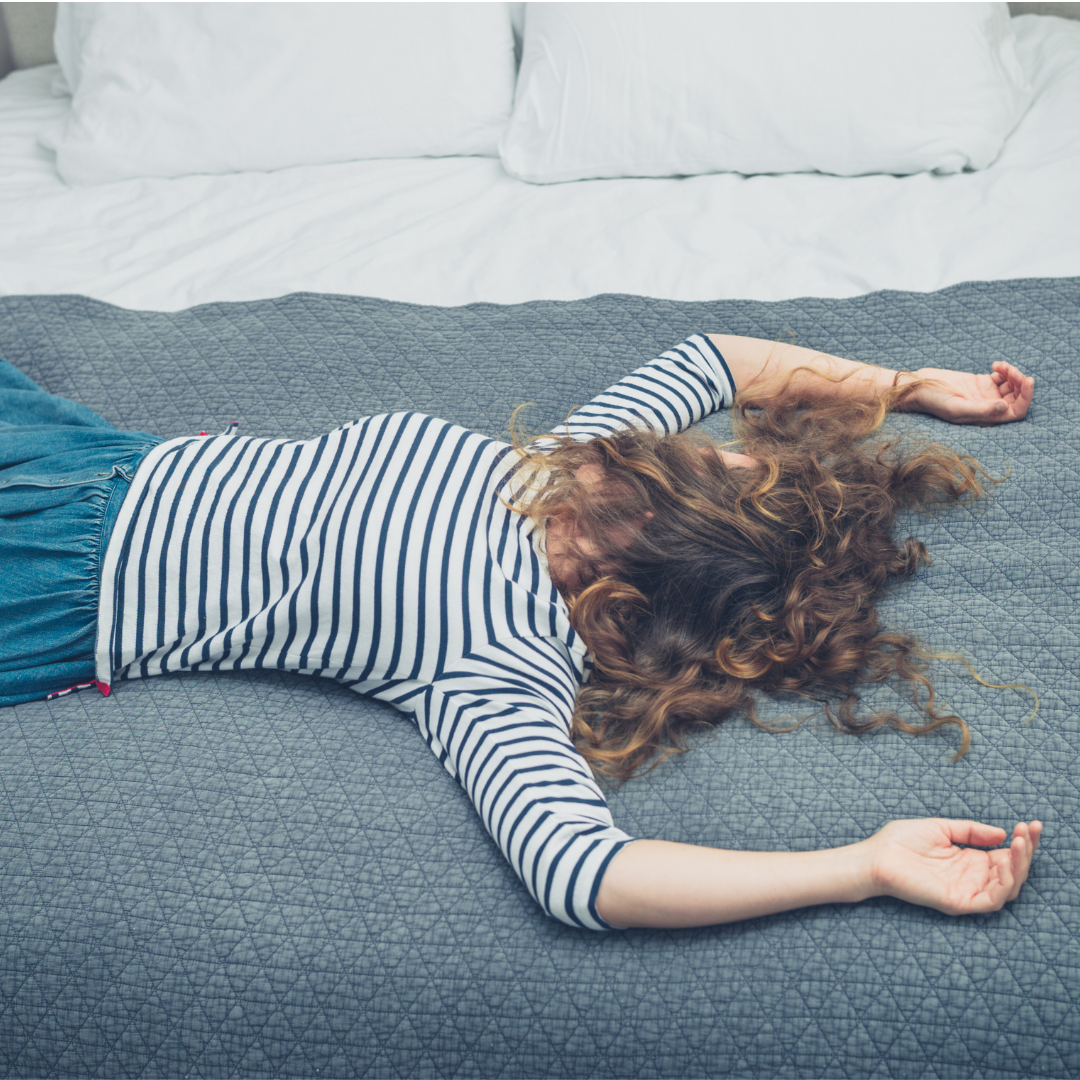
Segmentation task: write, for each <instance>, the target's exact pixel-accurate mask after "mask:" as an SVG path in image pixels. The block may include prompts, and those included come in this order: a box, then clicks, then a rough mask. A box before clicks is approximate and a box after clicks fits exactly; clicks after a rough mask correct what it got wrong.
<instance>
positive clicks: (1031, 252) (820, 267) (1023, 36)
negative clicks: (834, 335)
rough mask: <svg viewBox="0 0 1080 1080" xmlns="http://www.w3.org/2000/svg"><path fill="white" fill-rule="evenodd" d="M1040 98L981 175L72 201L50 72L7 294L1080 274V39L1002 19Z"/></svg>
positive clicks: (348, 175) (1074, 29)
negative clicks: (52, 124)
mask: <svg viewBox="0 0 1080 1080" xmlns="http://www.w3.org/2000/svg"><path fill="white" fill-rule="evenodd" d="M1014 22H1015V25H1016V29H1017V32H1018V37H1019V48H1020V55H1021V59H1022V61H1023V63H1024V65H1025V67H1026V69H1027V70H1028V72H1029V73H1030V77H1031V79H1032V81H1033V84H1034V86H1035V88H1036V98H1035V102H1034V104H1033V105H1032V108H1031V110H1030V111H1029V113H1028V114H1027V115H1026V116H1025V117H1024V119H1023V120H1022V121H1021V123H1020V125H1019V126H1018V128H1017V129H1016V131H1015V132H1014V133H1013V135H1012V136H1011V137H1010V139H1009V141H1008V142H1007V144H1006V146H1005V149H1004V151H1003V153H1002V155H1001V157H1000V158H999V159H998V161H997V162H996V163H995V164H994V165H993V166H992V167H990V168H989V169H986V170H984V171H981V172H977V173H966V174H960V175H954V176H931V175H916V176H909V177H891V176H869V177H860V178H855V179H848V178H839V177H831V176H819V175H788V176H758V177H750V178H744V177H740V176H735V175H730V174H729V175H714V176H700V177H693V178H688V179H683V180H593V181H580V182H575V183H568V184H557V185H548V186H532V185H529V184H526V183H523V182H521V181H518V180H514V179H512V178H511V177H509V176H507V175H506V173H505V172H503V170H502V167H501V166H500V164H499V162H498V161H497V160H493V159H486V158H447V159H434V160H432V159H422V160H392V161H365V162H357V163H354V164H348V165H328V166H315V167H305V168H296V169H286V170H283V171H280V172H275V173H242V174H237V175H232V176H191V177H183V178H181V179H176V180H159V179H154V180H132V181H124V182H121V183H116V184H109V185H105V186H101V187H95V188H81V189H73V188H68V187H67V186H66V185H65V184H64V183H63V182H62V181H61V180H60V179H59V177H58V176H57V174H56V171H55V168H54V165H53V160H52V155H51V154H50V153H49V152H47V151H45V150H43V149H41V148H40V147H38V146H37V144H36V134H37V131H38V130H39V128H40V127H41V125H42V124H44V123H45V122H47V121H49V120H52V119H54V118H55V117H57V116H59V115H62V114H63V112H64V110H65V109H66V108H67V99H64V98H55V97H53V96H52V93H51V83H52V79H53V75H54V73H55V71H56V70H57V69H56V67H55V66H54V65H49V66H46V67H41V68H34V69H30V70H27V71H21V72H15V73H13V74H12V75H9V76H8V77H7V78H6V79H5V80H3V82H2V83H0V294H5V295H12V294H25V293H80V294H84V295H87V296H91V297H95V298H97V299H101V300H106V301H109V302H111V303H115V304H119V305H122V306H125V307H130V308H142V309H151V310H176V309H179V308H184V307H188V306H190V305H192V304H199V303H206V302H212V301H220V300H251V299H261V298H267V297H273V296H280V295H283V294H286V293H290V292H295V291H299V290H311V291H319V292H332V293H346V294H353V295H365V296H376V297H384V298H388V299H394V300H404V301H412V302H416V303H425V304H442V305H455V304H465V303H471V302H473V301H491V302H496V303H518V302H522V301H527V300H537V299H577V298H581V297H586V296H592V295H596V294H597V293H604V292H622V293H637V294H641V295H646V296H654V297H666V298H670V299H679V300H705V299H719V298H729V297H747V298H754V299H761V300H774V299H786V298H791V297H795V296H806V295H815V296H834V297H842V296H853V295H858V294H860V293H864V292H868V291H872V290H875V289H882V288H893V289H912V290H925V291H929V290H933V289H938V288H942V287H944V286H947V285H950V284H954V283H956V282H960V281H969V280H975V279H982V280H985V279H995V278H1012V277H1035V276H1071V275H1080V23H1076V22H1071V21H1068V20H1065V19H1059V18H1054V17H1050V16H1038V15H1028V16H1021V17H1020V18H1018V19H1016V20H1014Z"/></svg>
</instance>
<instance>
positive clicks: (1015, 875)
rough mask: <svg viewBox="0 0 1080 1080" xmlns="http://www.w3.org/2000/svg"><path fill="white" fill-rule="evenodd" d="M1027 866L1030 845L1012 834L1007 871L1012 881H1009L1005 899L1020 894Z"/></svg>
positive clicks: (1026, 874) (1013, 898) (1029, 856)
mask: <svg viewBox="0 0 1080 1080" xmlns="http://www.w3.org/2000/svg"><path fill="white" fill-rule="evenodd" d="M1029 866H1031V845H1030V844H1029V843H1028V842H1027V841H1026V840H1025V839H1024V837H1022V836H1014V837H1013V841H1012V844H1011V845H1010V846H1009V872H1010V875H1011V877H1012V881H1011V882H1010V883H1009V891H1008V893H1007V894H1006V897H1005V899H1006V900H1015V899H1016V898H1017V897H1018V896H1019V895H1020V889H1021V887H1022V886H1023V884H1024V882H1025V881H1027V876H1028V867H1029Z"/></svg>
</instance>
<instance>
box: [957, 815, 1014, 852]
mask: <svg viewBox="0 0 1080 1080" xmlns="http://www.w3.org/2000/svg"><path fill="white" fill-rule="evenodd" d="M942 825H943V827H944V828H945V831H946V832H947V833H948V834H949V839H950V840H952V842H953V843H954V844H969V845H970V846H972V847H997V846H998V844H1004V843H1005V839H1006V837H1007V836H1008V833H1006V832H1005V830H1004V829H999V828H998V827H997V826H996V825H984V824H983V823H982V822H981V821H965V820H963V819H956V818H943V819H942Z"/></svg>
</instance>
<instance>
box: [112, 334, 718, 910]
mask: <svg viewBox="0 0 1080 1080" xmlns="http://www.w3.org/2000/svg"><path fill="white" fill-rule="evenodd" d="M733 395H734V383H733V382H732V379H731V375H730V372H729V371H728V370H727V365H726V364H725V362H724V360H723V357H721V355H720V353H719V352H718V351H717V350H716V348H715V347H714V346H713V345H712V343H711V342H710V341H709V340H708V339H707V338H705V337H703V336H697V335H695V336H694V337H691V338H689V339H688V340H687V341H685V342H683V343H682V344H681V345H678V346H676V347H675V348H674V349H672V350H671V351H669V352H666V353H664V354H663V356H661V357H659V358H657V359H656V360H653V361H652V362H651V363H649V364H646V365H645V366H644V367H641V368H638V369H637V370H636V371H634V372H633V373H632V374H630V375H628V376H627V377H626V378H624V379H622V380H621V381H620V382H619V383H617V384H616V385H615V386H613V387H611V388H610V389H609V390H607V391H606V392H604V393H603V394H600V395H599V396H598V397H596V398H594V399H593V400H592V401H591V402H589V404H588V405H586V406H584V407H583V408H582V409H581V410H579V411H578V412H577V413H575V414H574V415H573V416H572V417H571V419H570V420H569V421H568V423H567V424H566V425H565V427H563V428H560V429H559V433H560V434H569V435H570V436H571V437H573V438H575V439H579V440H583V441H584V440H587V439H590V438H593V437H594V436H596V435H600V434H605V433H609V432H612V431H616V430H619V429H620V428H626V427H629V426H636V427H645V426H648V427H652V428H654V429H656V430H659V431H661V432H673V431H678V430H681V429H683V428H685V427H687V426H688V425H689V424H691V423H693V422H694V421H695V420H699V419H701V418H702V417H703V416H705V415H707V414H708V413H710V412H712V411H713V410H715V409H717V408H721V407H723V406H726V405H729V404H730V403H731V400H732V397H733ZM519 460H520V459H519V457H518V455H517V453H516V452H515V451H514V449H513V447H512V446H509V445H508V444H506V443H503V442H498V441H495V440H493V439H489V438H486V437H484V436H482V435H478V434H476V433H475V432H471V431H467V430H466V429H464V428H461V427H458V426H456V425H454V424H450V423H447V422H446V421H443V420H438V419H435V418H434V417H431V416H425V415H422V414H420V413H415V412H402V413H392V414H387V415H383V416H371V417H366V418H363V419H360V420H356V421H353V422H352V423H349V424H346V425H344V427H340V428H338V429H337V430H336V431H331V432H329V433H328V434H326V435H322V436H320V437H319V438H316V439H309V440H291V439H265V438H256V437H251V436H241V435H235V434H226V435H221V436H213V437H211V436H201V437H185V438H180V439H172V440H171V441H169V442H163V443H161V444H159V445H158V446H156V447H154V449H153V450H151V451H150V453H149V454H148V455H147V456H146V458H145V459H144V460H143V462H142V463H141V464H140V466H139V469H138V471H137V473H136V475H135V479H134V482H133V483H132V485H131V489H130V491H129V492H128V495H127V497H126V498H125V500H124V503H123V506H122V507H121V510H120V515H119V518H118V519H117V522H116V525H115V527H114V529H113V533H112V536H111V539H110V541H109V545H108V549H107V551H106V555H105V560H104V565H103V570H102V586H101V604H100V611H99V625H98V639H97V640H98V650H97V655H96V665H97V677H98V679H99V680H100V682H101V683H102V684H111V683H113V682H115V681H118V680H124V679H134V678H144V677H146V676H149V675H160V674H164V673H166V672H173V671H200V670H206V669H210V670H215V671H217V670H222V671H231V670H238V669H242V668H276V669H278V670H282V671H293V672H301V673H304V674H308V675H321V676H323V677H326V678H332V679H335V680H337V681H338V682H340V683H343V684H344V685H346V686H348V687H350V688H351V689H353V690H355V691H356V692H357V693H361V694H365V695H367V696H369V697H373V698H377V699H379V700H380V701H385V702H388V703H389V704H391V705H393V706H395V707H396V708H398V709H401V710H402V711H404V712H406V713H408V714H410V715H411V716H412V717H413V719H414V720H415V722H416V724H417V726H418V727H419V729H420V731H421V733H422V734H423V736H424V738H425V739H426V740H427V743H428V745H429V746H430V747H431V749H432V751H433V752H434V753H435V754H436V755H437V756H438V758H439V760H440V761H441V762H442V763H443V764H444V765H445V767H446V769H447V770H448V771H449V772H450V774H451V775H452V776H454V777H455V778H456V779H457V780H458V781H459V783H460V784H461V785H462V787H463V788H464V789H465V790H466V792H467V793H468V795H469V797H470V798H471V799H472V801H473V803H474V805H475V806H476V809H477V810H478V812H479V813H480V816H481V818H482V820H483V822H484V825H485V827H486V828H487V829H488V831H489V832H490V833H491V835H492V837H493V838H494V839H495V841H496V843H497V844H498V845H499V847H500V848H501V850H502V852H503V854H504V855H505V856H506V858H507V860H508V861H509V862H510V864H511V866H512V867H513V868H514V870H515V871H516V873H517V874H518V875H519V876H520V878H521V879H522V881H523V882H524V884H525V886H526V887H527V888H528V890H529V892H530V893H531V894H532V895H533V896H534V897H535V899H536V900H537V901H538V902H539V903H540V905H541V906H542V907H543V909H544V910H545V911H546V912H547V913H548V914H549V915H552V916H554V917H555V918H558V919H561V920H563V921H564V922H566V923H569V924H570V925H572V926H583V927H588V928H591V929H608V928H609V927H608V924H607V923H605V922H604V920H603V919H602V918H601V917H600V916H599V915H598V914H597V911H596V895H597V891H598V889H599V885H600V880H601V877H602V876H603V873H604V870H605V868H606V867H607V865H608V863H609V862H610V860H611V858H612V856H613V855H614V854H615V853H616V852H617V851H618V850H619V849H620V848H621V847H622V846H623V845H624V844H626V843H627V842H628V841H629V840H630V839H631V838H630V837H629V836H628V835H627V834H626V833H625V832H623V831H622V830H620V829H617V828H615V827H614V825H613V823H612V819H611V814H610V813H609V811H608V808H607V805H606V803H605V802H604V798H603V795H602V794H601V791H600V789H599V787H598V786H597V784H596V781H595V780H594V778H593V776H592V774H591V772H590V770H589V768H588V766H587V764H586V762H585V760H584V759H583V758H582V757H581V755H580V754H579V753H578V752H577V750H576V749H575V748H574V745H573V743H572V741H571V738H570V727H571V717H572V714H573V709H574V698H575V695H576V693H577V690H578V688H579V686H580V685H581V683H582V682H583V681H584V679H585V678H586V671H587V667H588V665H587V658H586V652H585V646H584V644H583V643H582V641H581V640H580V639H579V638H578V636H577V635H576V634H575V633H574V630H573V627H572V626H571V625H570V620H569V615H568V611H567V607H566V604H565V603H564V602H563V599H562V597H561V596H560V595H559V593H558V591H557V590H556V589H555V587H554V586H553V585H552V582H551V578H550V577H549V575H548V572H547V565H546V560H545V559H544V557H543V555H542V554H541V553H540V552H539V551H538V550H537V536H536V530H535V529H534V526H533V523H532V522H531V521H530V520H529V519H528V518H527V517H525V516H523V515H521V514H519V513H516V512H515V511H513V510H511V509H509V508H508V507H507V505H505V503H504V501H503V500H504V499H507V500H509V499H512V484H511V483H510V480H511V478H512V475H513V473H514V470H515V466H516V465H517V464H518V462H519Z"/></svg>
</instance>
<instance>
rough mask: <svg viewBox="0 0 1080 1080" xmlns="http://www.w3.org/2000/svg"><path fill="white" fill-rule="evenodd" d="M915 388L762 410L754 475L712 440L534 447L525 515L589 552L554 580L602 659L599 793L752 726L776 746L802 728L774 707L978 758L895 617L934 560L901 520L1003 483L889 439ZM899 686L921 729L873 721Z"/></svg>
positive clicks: (579, 724)
mask: <svg viewBox="0 0 1080 1080" xmlns="http://www.w3.org/2000/svg"><path fill="white" fill-rule="evenodd" d="M915 385H916V384H914V383H909V384H907V385H906V386H905V387H904V388H902V389H893V390H891V391H889V392H887V393H886V394H885V395H884V396H883V397H882V398H881V400H879V401H878V402H876V403H874V404H860V403H858V402H856V401H852V400H843V401H839V402H835V403H829V404H823V403H822V402H820V401H812V400H791V401H787V402H786V403H784V404H780V405H778V404H776V403H775V398H774V399H773V400H771V401H770V400H767V399H765V398H764V397H763V396H762V395H760V394H759V396H758V397H755V395H754V393H753V392H752V390H753V388H751V392H743V393H742V394H740V398H739V400H738V407H737V409H736V410H735V412H734V414H733V425H734V431H735V440H736V442H737V443H738V444H739V446H740V449H741V451H742V453H744V454H747V455H749V456H751V457H752V458H753V459H755V461H756V465H755V466H754V467H752V468H739V467H729V466H728V465H726V464H725V462H724V461H723V460H722V459H721V458H720V456H719V455H718V454H717V453H716V452H715V450H716V449H717V444H716V443H714V442H713V441H712V440H711V439H709V438H708V437H707V436H706V435H704V434H703V433H700V432H696V431H689V432H685V433H682V434H677V435H663V436H661V435H658V434H656V433H653V432H647V431H622V432H619V433H617V434H613V435H610V436H606V437H603V438H596V439H593V440H591V441H590V442H585V443H577V442H573V441H571V440H570V439H568V438H558V439H555V440H554V442H553V440H552V437H551V436H545V437H536V438H534V439H531V440H522V439H521V438H519V437H518V436H517V435H516V434H515V445H516V446H517V447H518V451H519V453H520V454H521V456H522V458H523V460H522V462H521V468H520V469H519V470H518V474H517V475H518V477H519V482H520V483H519V489H518V490H519V491H525V492H527V493H528V494H527V497H525V498H524V500H523V501H522V502H518V501H517V500H515V504H516V506H517V508H518V509H519V510H520V511H521V512H522V513H525V514H527V515H528V516H529V517H531V518H532V519H533V520H534V521H535V522H536V524H537V525H538V527H540V528H541V529H547V530H549V534H550V532H551V531H553V523H560V524H561V525H562V526H563V529H562V530H561V535H562V536H569V537H570V538H571V539H570V540H569V541H568V547H567V552H566V557H564V558H563V559H560V560H559V561H560V564H561V565H562V566H566V565H570V566H572V567H573V572H572V573H570V574H566V573H562V574H561V575H557V574H556V573H555V571H554V565H555V561H554V560H552V567H553V573H552V577H553V579H554V580H555V584H556V586H557V587H558V588H559V590H560V592H561V593H562V594H563V596H564V598H565V599H566V600H567V603H568V606H569V610H570V616H571V621H572V625H573V626H574V628H575V630H576V631H577V633H578V634H580V635H581V637H582V639H583V640H584V642H585V644H586V646H587V648H588V651H589V653H590V655H591V658H592V664H593V668H592V672H591V674H590V676H589V679H588V681H587V682H586V684H585V685H584V687H583V688H582V690H581V691H580V693H579V695H578V698H577V702H576V707H575V711H574V718H573V737H574V739H575V742H576V744H577V745H578V748H579V749H580V751H581V753H582V754H583V755H584V756H585V758H586V760H587V761H588V762H589V764H590V766H591V767H592V769H593V770H594V772H595V773H597V774H598V775H603V776H606V777H608V778H611V779H616V780H620V779H626V778H628V777H630V776H632V775H640V773H641V772H647V771H649V769H651V768H653V767H655V766H656V765H658V764H659V763H660V762H661V761H662V760H664V759H665V758H666V757H667V756H668V755H670V754H673V753H682V752H684V751H685V750H686V749H688V746H687V736H688V735H689V734H690V733H691V732H692V731H694V730H695V729H702V728H711V727H713V726H715V725H716V724H718V723H720V722H721V721H722V720H724V719H725V718H726V717H729V716H731V715H732V714H733V713H736V712H741V713H744V714H745V715H747V716H749V718H750V719H751V720H753V721H754V722H755V723H757V724H758V725H759V726H762V727H765V728H767V729H769V730H773V731H776V730H791V729H792V728H793V727H796V726H798V724H799V723H801V722H802V720H796V721H795V722H794V723H792V724H790V725H788V726H784V727H778V726H775V725H770V724H768V723H766V722H765V721H764V720H762V719H761V718H760V717H759V715H758V713H757V710H756V708H755V695H756V694H757V693H758V692H766V693H772V694H794V695H798V696H799V697H801V698H804V699H807V700H808V703H809V702H813V703H814V708H813V709H812V710H811V711H812V712H819V713H820V712H821V711H823V712H824V714H825V716H827V718H828V720H829V721H830V722H831V723H832V724H833V725H834V726H835V727H836V728H838V729H840V730H842V731H846V732H851V733H863V732H867V731H870V730H873V729H875V728H879V727H882V726H883V725H888V726H890V727H893V728H896V729H898V730H900V731H903V732H908V733H911V734H919V735H921V734H925V733H927V732H931V731H934V730H936V729H938V728H942V727H945V726H951V727H953V728H955V729H957V730H958V732H959V735H960V745H959V750H958V752H957V755H956V756H957V757H959V756H960V755H961V754H963V753H964V752H965V751H966V750H967V748H968V746H969V744H970V733H969V731H968V728H967V725H966V724H965V723H964V721H963V720H962V719H961V718H960V717H959V716H956V715H953V714H951V713H948V712H944V711H942V710H940V709H939V708H938V707H937V705H936V703H935V696H934V689H933V686H932V684H931V683H930V681H929V679H928V678H927V675H926V670H927V666H928V661H929V660H930V659H931V658H932V654H930V653H928V652H927V651H926V650H925V649H924V648H923V647H922V646H921V645H920V644H919V643H918V642H917V641H916V640H915V639H914V638H913V637H911V636H910V635H909V634H906V633H902V632H898V631H895V630H888V629H884V628H883V627H882V626H881V623H880V620H879V617H878V613H877V610H876V604H877V601H878V600H879V599H880V597H881V595H882V592H883V590H884V589H885V588H886V586H887V585H888V584H889V583H890V582H892V581H896V580H900V579H903V578H907V577H910V576H911V575H912V574H914V573H915V571H916V569H917V568H918V567H919V565H920V564H921V563H927V562H929V556H928V554H927V550H926V547H925V545H924V544H923V543H922V542H921V541H919V540H916V539H914V538H913V537H910V536H909V537H908V538H907V539H905V540H903V541H901V542H897V540H895V539H894V537H893V530H894V525H895V522H896V518H897V513H898V512H899V511H900V510H902V509H906V508H918V509H923V510H925V509H928V508H932V507H935V506H942V505H945V504H952V503H958V502H964V501H971V500H974V499H977V498H978V497H979V496H981V495H982V494H983V490H984V482H985V481H987V480H989V479H990V478H989V477H988V476H987V474H986V473H985V472H984V471H983V469H982V468H981V467H980V466H979V464H978V463H977V462H976V461H975V460H974V459H973V458H970V457H966V456H962V455H958V454H955V453H953V452H952V451H951V450H948V449H946V448H945V447H943V446H938V445H934V444H926V443H922V444H916V443H915V442H913V441H912V440H909V439H905V438H903V437H900V436H897V435H886V434H885V433H883V432H882V431H881V430H880V429H881V427H882V423H883V421H884V419H885V417H886V415H887V413H888V412H889V410H890V409H893V408H895V407H896V406H898V405H900V404H901V403H902V402H903V400H904V399H905V398H906V397H907V396H908V395H909V394H910V393H911V392H912V391H913V389H914V388H915ZM774 393H775V391H774ZM511 430H514V424H513V423H512V425H511ZM725 445H729V444H725ZM731 445H733V444H731ZM585 466H588V467H590V468H587V469H586V470H585V473H584V474H582V472H581V470H582V468H583V467H585ZM583 475H584V476H588V477H589V478H590V479H589V482H586V481H585V480H584V479H582V476H583ZM567 525H568V526H569V527H566V526H567ZM550 554H551V553H550V552H549V555H550ZM567 559H568V560H569V562H567ZM954 659H961V658H959V657H954ZM962 662H964V663H965V666H967V667H968V669H969V671H970V670H972V669H971V668H970V665H967V664H966V662H965V661H962ZM972 674H975V673H974V671H972ZM976 678H978V676H977V675H976ZM887 679H894V680H899V681H900V682H901V683H903V684H907V687H908V691H909V692H910V695H911V698H912V700H913V703H914V707H915V709H916V710H917V712H918V713H919V714H921V716H918V717H917V718H916V719H917V721H918V722H912V721H911V720H905V719H904V718H902V717H901V716H900V715H899V714H897V713H895V712H875V713H873V714H872V715H860V711H859V704H860V696H859V693H858V691H857V689H856V687H857V686H858V684H860V683H864V682H869V683H878V682H882V681H884V680H887ZM979 681H980V682H982V681H983V680H982V679H979ZM986 685H993V684H986ZM803 719H806V717H803ZM645 766H648V768H645Z"/></svg>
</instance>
